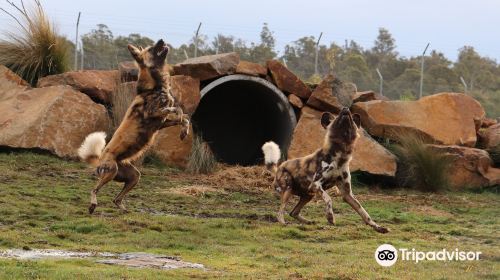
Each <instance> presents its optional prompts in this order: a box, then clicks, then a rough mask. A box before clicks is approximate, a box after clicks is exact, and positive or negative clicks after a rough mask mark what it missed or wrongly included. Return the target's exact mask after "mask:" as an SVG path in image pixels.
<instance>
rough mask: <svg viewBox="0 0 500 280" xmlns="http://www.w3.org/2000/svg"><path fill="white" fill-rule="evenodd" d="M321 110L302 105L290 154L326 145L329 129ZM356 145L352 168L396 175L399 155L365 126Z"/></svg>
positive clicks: (372, 172) (300, 154) (306, 152)
mask: <svg viewBox="0 0 500 280" xmlns="http://www.w3.org/2000/svg"><path fill="white" fill-rule="evenodd" d="M321 114H322V112H320V111H317V110H314V109H312V108H310V107H307V106H306V107H304V108H302V116H301V118H300V120H299V122H298V124H297V126H296V127H295V131H294V133H293V139H292V144H291V146H290V148H289V150H288V158H290V159H292V158H297V157H302V156H306V155H308V154H310V153H312V152H314V151H315V150H317V149H319V148H320V147H321V146H322V145H323V140H324V138H325V134H326V130H325V129H324V128H323V127H322V126H321V123H320V120H321ZM360 136H361V137H360V138H359V139H358V142H357V143H356V146H355V148H354V153H353V157H352V161H351V165H350V168H351V171H357V170H360V171H364V172H368V173H370V174H375V175H385V176H395V174H396V167H397V166H396V157H395V156H394V155H393V154H391V153H390V152H389V151H388V150H387V149H385V148H384V147H383V146H382V145H380V144H379V143H377V142H376V141H375V140H373V139H372V138H371V137H370V136H369V135H368V134H367V133H366V132H365V131H364V130H361V133H360Z"/></svg>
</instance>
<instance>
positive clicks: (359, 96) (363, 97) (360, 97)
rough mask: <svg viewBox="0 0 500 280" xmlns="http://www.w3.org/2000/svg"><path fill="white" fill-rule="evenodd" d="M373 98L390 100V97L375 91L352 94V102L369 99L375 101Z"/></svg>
mask: <svg viewBox="0 0 500 280" xmlns="http://www.w3.org/2000/svg"><path fill="white" fill-rule="evenodd" d="M373 100H384V101H389V98H387V97H385V96H383V95H380V94H378V93H375V92H374V91H371V90H369V91H361V92H356V93H355V94H354V95H353V96H352V103H357V102H367V101H373Z"/></svg>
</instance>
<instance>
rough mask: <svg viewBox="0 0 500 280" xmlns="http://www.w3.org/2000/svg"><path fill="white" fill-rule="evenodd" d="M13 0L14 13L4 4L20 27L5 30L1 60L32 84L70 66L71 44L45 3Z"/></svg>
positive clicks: (1, 45) (0, 51)
mask: <svg viewBox="0 0 500 280" xmlns="http://www.w3.org/2000/svg"><path fill="white" fill-rule="evenodd" d="M8 3H9V4H11V6H12V8H13V10H14V13H11V12H10V11H7V10H5V9H3V8H0V9H1V10H2V11H3V12H4V13H5V14H6V15H8V16H10V17H11V18H12V19H13V20H14V21H15V22H16V24H17V30H15V31H7V30H4V31H3V32H4V38H3V39H0V64H3V65H5V66H7V67H8V68H10V69H11V70H12V71H14V72H15V73H17V74H18V75H19V76H21V77H22V78H23V79H25V80H26V81H27V82H29V83H30V84H31V85H33V86H35V85H36V83H37V81H38V79H39V78H41V77H45V76H48V75H53V74H59V73H63V72H65V71H67V70H68V69H69V58H68V50H69V44H68V42H67V41H66V39H65V38H63V37H62V36H61V35H59V33H58V32H57V31H56V29H55V27H54V25H53V24H52V23H51V22H50V20H49V18H48V16H47V14H46V13H45V11H44V9H43V7H42V5H41V4H40V2H39V1H38V0H34V5H33V6H32V7H28V8H25V5H24V2H23V1H21V7H19V6H17V5H15V4H14V3H12V2H8Z"/></svg>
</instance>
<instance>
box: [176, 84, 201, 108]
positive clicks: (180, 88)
mask: <svg viewBox="0 0 500 280" xmlns="http://www.w3.org/2000/svg"><path fill="white" fill-rule="evenodd" d="M171 86H172V93H173V95H174V96H175V97H176V98H177V100H179V102H180V104H181V106H182V108H183V110H184V113H186V114H189V115H191V114H193V113H194V111H195V110H196V107H198V104H199V103H200V98H201V95H200V81H199V80H198V79H195V78H192V77H190V76H183V75H176V76H172V77H171Z"/></svg>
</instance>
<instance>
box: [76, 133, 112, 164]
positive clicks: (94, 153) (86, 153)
mask: <svg viewBox="0 0 500 280" xmlns="http://www.w3.org/2000/svg"><path fill="white" fill-rule="evenodd" d="M105 146H106V133H105V132H102V131H99V132H93V133H90V134H89V135H87V137H85V140H83V143H82V145H81V146H80V148H79V149H78V156H79V157H80V158H81V159H82V160H83V161H85V162H87V163H89V164H91V165H97V163H98V162H99V157H100V156H101V154H102V150H104V147H105Z"/></svg>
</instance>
